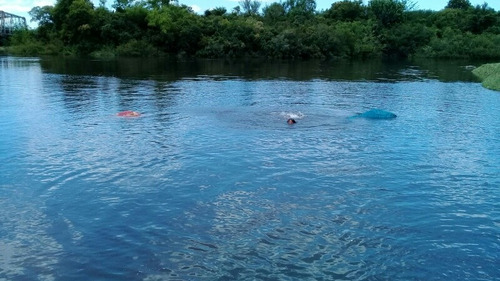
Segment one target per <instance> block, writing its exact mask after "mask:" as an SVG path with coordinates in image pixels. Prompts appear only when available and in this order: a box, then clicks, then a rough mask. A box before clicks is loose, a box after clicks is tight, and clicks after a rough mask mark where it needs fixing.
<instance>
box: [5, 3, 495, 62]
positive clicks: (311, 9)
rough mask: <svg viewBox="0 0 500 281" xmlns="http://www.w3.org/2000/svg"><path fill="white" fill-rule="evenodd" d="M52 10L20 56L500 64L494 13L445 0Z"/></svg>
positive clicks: (18, 39)
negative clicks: (440, 2) (430, 7)
mask: <svg viewBox="0 0 500 281" xmlns="http://www.w3.org/2000/svg"><path fill="white" fill-rule="evenodd" d="M111 7H112V8H108V5H107V4H106V1H105V0H101V2H100V5H99V6H98V7H94V5H93V4H92V2H91V1H90V0H57V2H56V4H55V5H54V6H43V7H35V8H33V9H32V10H31V12H30V15H31V16H32V18H33V20H34V21H36V22H37V23H38V28H36V29H34V30H24V31H18V32H17V33H16V34H14V35H13V36H12V37H11V38H10V42H9V49H8V50H9V51H10V52H11V53H15V54H20V55H45V54H50V55H55V54H57V55H60V54H64V55H91V56H94V57H114V56H161V55H167V54H174V55H177V56H197V57H208V58H215V57H270V58H301V59H307V58H350V59H351V58H353V59H364V58H370V57H382V56H389V57H410V56H421V57H431V58H472V59H492V58H500V48H498V46H500V13H499V12H497V11H495V10H494V9H492V8H490V7H489V6H488V5H487V4H486V3H485V4H483V5H480V6H476V7H473V6H472V5H471V4H470V2H469V1H468V0H450V1H449V2H448V5H447V6H446V7H443V9H442V10H440V11H426V10H418V9H416V8H415V5H414V4H412V2H411V1H410V0H369V1H368V3H367V4H364V3H363V1H361V0H343V1H339V2H334V3H332V5H331V7H330V8H329V9H327V10H324V11H317V10H316V2H315V1H314V0H282V1H281V2H275V3H272V4H268V5H266V6H262V3H261V2H259V1H254V0H243V1H240V2H239V6H236V7H235V8H234V9H233V10H232V11H227V10H226V9H225V8H215V9H212V10H207V11H205V12H204V13H203V14H197V13H195V12H194V11H193V10H192V9H191V8H190V7H187V6H185V5H179V4H178V3H177V2H176V1H171V0H114V2H113V3H112V5H111Z"/></svg>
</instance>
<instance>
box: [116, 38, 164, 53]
mask: <svg viewBox="0 0 500 281" xmlns="http://www.w3.org/2000/svg"><path fill="white" fill-rule="evenodd" d="M116 53H117V54H118V55H119V56H124V57H150V56H154V55H157V54H158V51H157V50H156V48H155V47H153V46H152V45H151V44H149V43H148V42H146V41H144V40H135V39H133V40H130V41H129V42H127V43H125V44H122V45H120V46H118V47H117V48H116Z"/></svg>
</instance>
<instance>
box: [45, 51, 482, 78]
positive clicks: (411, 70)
mask: <svg viewBox="0 0 500 281" xmlns="http://www.w3.org/2000/svg"><path fill="white" fill-rule="evenodd" d="M40 63H41V66H42V70H43V71H44V72H48V73H57V74H70V75H89V76H114V77H119V78H129V79H152V80H158V81H176V80H180V79H206V78H208V79H214V80H218V79H221V80H226V79H246V80H275V79H284V80H298V81H308V80H314V79H320V80H336V81H337V80H340V81H343V80H345V81H376V82H377V81H379V82H396V81H422V80H428V79H432V80H439V81H444V82H455V81H465V82H477V79H476V78H475V77H474V76H473V75H472V73H471V69H472V67H473V66H479V65H481V64H482V62H471V61H464V60H427V59H416V60H411V61H409V60H403V61H384V60H380V59H376V60H368V61H324V60H307V61H290V60H287V61H270V60H267V59H238V60H229V59H216V60H209V59H177V58H119V59H114V60H92V59H81V58H60V57H45V58H43V59H41V60H40Z"/></svg>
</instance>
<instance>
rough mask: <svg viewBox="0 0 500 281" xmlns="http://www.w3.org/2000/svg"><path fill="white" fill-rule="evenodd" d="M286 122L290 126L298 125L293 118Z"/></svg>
mask: <svg viewBox="0 0 500 281" xmlns="http://www.w3.org/2000/svg"><path fill="white" fill-rule="evenodd" d="M286 122H287V123H288V124H290V125H291V124H295V123H297V121H295V119H293V118H290V119H288V120H287V121H286Z"/></svg>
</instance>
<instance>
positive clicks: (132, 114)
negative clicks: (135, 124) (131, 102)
mask: <svg viewBox="0 0 500 281" xmlns="http://www.w3.org/2000/svg"><path fill="white" fill-rule="evenodd" d="M116 115H117V116H120V117H139V116H141V114H140V113H139V112H137V111H131V110H127V111H122V112H118V113H117V114H116Z"/></svg>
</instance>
